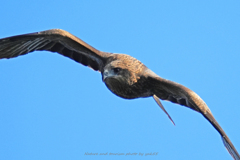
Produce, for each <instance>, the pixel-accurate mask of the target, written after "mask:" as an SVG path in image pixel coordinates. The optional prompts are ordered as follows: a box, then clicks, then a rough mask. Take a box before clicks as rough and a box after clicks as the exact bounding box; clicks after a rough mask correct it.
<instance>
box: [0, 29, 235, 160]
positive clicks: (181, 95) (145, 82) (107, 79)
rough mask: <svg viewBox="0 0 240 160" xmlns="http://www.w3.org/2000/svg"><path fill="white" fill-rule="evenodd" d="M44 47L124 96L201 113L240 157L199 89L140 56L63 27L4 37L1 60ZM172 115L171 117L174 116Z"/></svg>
mask: <svg viewBox="0 0 240 160" xmlns="http://www.w3.org/2000/svg"><path fill="white" fill-rule="evenodd" d="M41 50H46V51H51V52H57V53H59V54H61V55H64V56H66V57H69V58H71V59H73V60H75V61H76V62H78V63H81V64H83V65H85V66H88V67H90V68H92V69H93V70H96V71H99V72H101V74H102V78H103V81H104V83H105V84H106V86H107V87H108V88H109V89H110V90H111V91H112V92H113V93H114V94H116V95H118V96H120V97H122V98H125V99H134V98H140V97H151V96H153V97H154V99H155V100H156V102H157V103H158V105H159V106H160V107H161V108H162V109H163V110H164V111H165V109H164V108H163V106H162V105H161V104H160V103H159V101H158V98H160V99H162V100H168V101H171V102H173V103H177V104H180V105H183V106H186V107H189V108H191V109H193V110H195V111H197V112H199V113H201V114H202V115H203V116H204V117H205V118H206V119H207V120H208V121H209V122H210V123H211V124H212V125H213V127H214V128H215V129H216V130H217V131H218V132H219V134H220V135H221V137H222V140H223V142H224V145H225V147H226V148H227V150H228V152H229V153H230V154H231V156H232V157H233V158H234V159H235V160H240V155H239V154H238V152H237V150H236V149H235V147H234V146H233V144H232V142H231V141H230V139H229V138H228V136H227V135H226V133H225V132H224V131H223V129H222V128H221V127H220V125H219V124H218V123H217V121H216V120H215V118H214V117H213V115H212V113H211V111H210V109H209V108H208V106H207V105H206V103H205V102H204V101H203V100H202V99H201V98H200V97H199V96H198V95H197V94H196V93H195V92H193V91H191V90H190V89H188V88H186V87H184V86H182V85H181V84H178V83H175V82H172V81H169V80H166V79H163V78H161V77H159V76H158V75H156V74H155V73H153V72H152V71H151V70H150V69H148V68H147V67H146V66H145V65H144V64H143V63H141V62H140V61H138V60H137V59H135V58H133V57H131V56H129V55H126V54H111V53H107V52H101V51H99V50H97V49H95V48H93V47H91V46H90V45H88V44H87V43H85V42H84V41H82V40H80V39H79V38H77V37H75V36H73V35H72V34H70V33H68V32H66V31H64V30H60V29H52V30H47V31H42V32H36V33H31V34H24V35H19V36H13V37H8V38H3V39H0V59H3V58H13V57H17V56H20V55H24V54H27V53H30V52H33V51H41ZM165 113H167V112H166V111H165ZM167 114H168V113H167ZM168 116H169V115H168ZM169 118H170V119H171V117H170V116H169Z"/></svg>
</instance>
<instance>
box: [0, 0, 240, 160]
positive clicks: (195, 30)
mask: <svg viewBox="0 0 240 160" xmlns="http://www.w3.org/2000/svg"><path fill="white" fill-rule="evenodd" d="M0 5H1V10H0V15H1V21H0V24H1V26H0V37H2V38H3V37H7V36H12V35H17V34H24V33H31V32H36V31H42V30H47V29H52V28H60V29H64V30H67V31H69V32H70V33H72V34H74V35H76V36H77V37H79V38H81V39H82V40H84V41H86V42H87V43H89V44H90V45H92V46H93V47H95V48H97V49H99V50H102V51H107V52H114V53H125V54H129V55H131V56H133V57H135V58H137V59H139V60H140V61H142V62H143V63H144V64H145V65H146V66H148V67H149V68H150V69H151V70H153V71H154V72H155V73H157V74H158V75H160V76H161V77H163V78H166V79H170V80H172V81H175V82H178V83H181V84H183V85H185V86H187V87H188V88H190V89H192V90H193V91H195V92H196V93H197V94H199V95H200V96H201V97H202V99H203V100H204V101H205V102H206V103H207V104H208V106H209V108H210V109H211V111H212V113H213V115H214V116H215V118H216V119H217V121H218V122H219V123H220V125H221V126H222V128H223V129H224V130H225V132H226V133H227V134H228V136H229V138H230V139H231V140H232V142H233V144H234V145H235V147H236V148H237V149H238V150H239V151H240V137H239V135H240V129H239V128H240V123H239V122H240V108H239V95H240V93H239V91H240V84H239V81H240V75H239V73H240V63H239V62H240V45H239V42H240V21H239V17H240V9H239V8H240V2H239V1H237V0H235V1H233V0H229V1H222V0H217V1H216V0H215V1H206V0H202V1H199V2H193V1H190V0H182V1H169V0H163V1H152V0H150V1H143V0H138V1H137V0H135V1H129V0H121V1H101V0H100V1H93V0H88V1H80V0H78V1H77V0H69V1H62V2H60V1H48V0H41V1H40V0H35V1H32V0H31V1H30V0H24V1H13V0H12V1H11V0H9V1H0ZM163 105H164V106H165V108H166V110H167V111H168V112H169V114H170V115H171V116H172V118H173V120H174V121H175V123H176V126H173V125H172V123H171V122H170V121H169V119H168V118H167V116H166V115H165V114H164V113H163V111H162V110H161V109H160V108H159V107H158V106H157V104H156V103H155V101H154V100H153V99H152V98H144V99H136V100H124V99H121V98H119V97H117V96H115V95H113V94H112V93H111V92H110V91H109V90H108V89H107V88H106V86H105V85H104V83H102V81H101V75H100V73H99V72H95V71H93V70H91V69H89V68H88V67H84V66H82V65H81V64H78V63H75V62H74V61H72V60H70V59H68V58H65V57H63V56H61V55H58V54H56V53H50V52H34V53H31V54H29V55H26V56H21V57H17V58H14V59H10V60H6V59H3V60H0V159H5V160H8V159H9V160H10V159H14V160H15V159H24V160H33V159H35V160H37V159H58V160H61V159H64V160H65V159H72V160H79V159H162V160H163V159H169V160H170V159H171V160H173V159H174V160H176V159H195V160H198V159H199V160H203V159H204V160H212V159H219V160H220V159H221V160H226V159H231V156H230V155H229V154H228V152H227V150H226V149H225V147H224V146H223V143H222V141H221V138H220V136H219V134H218V133H217V131H216V130H215V129H214V128H213V127H212V126H211V125H210V123H208V122H207V121H206V120H205V119H204V118H203V116H202V115H200V114H199V113H197V112H194V111H192V110H190V109H188V108H186V107H183V106H179V105H176V104H172V103H170V102H163ZM87 152H88V153H99V154H100V153H106V152H108V153H110V152H111V153H124V154H126V153H139V152H141V153H144V154H145V153H151V152H152V153H153V152H157V155H155V156H153V155H152V156H145V155H143V156H134V155H132V156H110V155H107V156H103V155H102V156H100V155H98V156H90V155H84V154H85V153H87Z"/></svg>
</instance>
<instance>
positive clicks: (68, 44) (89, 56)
mask: <svg viewBox="0 0 240 160" xmlns="http://www.w3.org/2000/svg"><path fill="white" fill-rule="evenodd" d="M42 50H45V51H51V52H57V53H59V54H61V55H63V56H66V57H69V58H71V59H73V60H75V61H76V62H78V63H81V64H83V65H85V66H89V67H90V68H92V69H94V70H98V71H101V70H102V69H103V66H104V64H105V63H106V59H107V58H108V57H109V55H110V53H106V52H101V51H99V50H97V49H95V48H93V47H91V46H90V45H88V44H87V43H85V42H84V41H82V40H81V39H79V38H77V37H75V36H73V35H72V34H70V33H68V32H67V31H64V30H60V29H52V30H47V31H42V32H36V33H30V34H23V35H18V36H12V37H8V38H3V39H0V59H3V58H13V57H17V56H20V55H25V54H27V53H30V52H33V51H42Z"/></svg>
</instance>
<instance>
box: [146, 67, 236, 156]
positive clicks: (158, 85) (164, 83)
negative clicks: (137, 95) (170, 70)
mask: <svg viewBox="0 0 240 160" xmlns="http://www.w3.org/2000/svg"><path fill="white" fill-rule="evenodd" d="M145 76H146V77H147V83H148V86H150V87H151V91H152V93H153V94H154V95H156V96H157V97H159V98H160V99H162V100H168V101H171V102H173V103H177V104H180V105H183V106H186V107H189V108H191V109H193V110H195V111H197V112H200V113H201V114H202V115H203V116H204V117H205V118H206V119H207V120H208V121H209V122H210V123H211V124H212V126H213V127H214V128H215V129H216V130H217V131H218V132H219V133H220V135H221V137H222V140H223V143H224V145H225V147H226V149H227V150H228V152H229V153H230V154H231V156H232V157H233V158H234V159H235V160H240V155H239V153H238V152H237V150H236V148H235V147H234V146H233V144H232V142H231V141H230V139H229V138H228V136H227V135H226V133H225V132H224V130H223V129H222V128H221V126H220V125H219V124H218V122H217V121H216V119H215V118H214V117H213V115H212V113H211V111H210V109H209V108H208V106H207V105H206V103H205V102H204V101H203V100H202V99H201V98H200V97H199V96H198V95H197V94H196V93H195V92H193V91H192V90H190V89H188V88H187V87H184V86H183V85H181V84H178V83H175V82H172V81H169V80H166V79H163V78H161V77H159V76H157V75H156V74H155V73H153V72H151V71H150V70H149V71H147V72H146V75H145Z"/></svg>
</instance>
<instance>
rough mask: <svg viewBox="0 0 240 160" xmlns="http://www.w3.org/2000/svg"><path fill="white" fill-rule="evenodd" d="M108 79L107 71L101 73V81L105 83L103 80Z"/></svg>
mask: <svg viewBox="0 0 240 160" xmlns="http://www.w3.org/2000/svg"><path fill="white" fill-rule="evenodd" d="M107 77H108V71H106V70H105V71H103V73H102V81H103V82H105V79H106V78H107Z"/></svg>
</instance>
